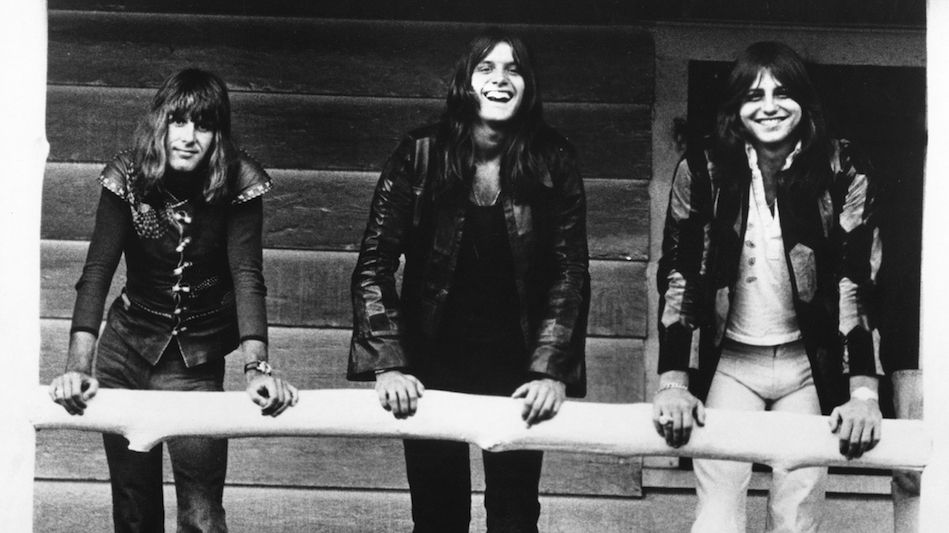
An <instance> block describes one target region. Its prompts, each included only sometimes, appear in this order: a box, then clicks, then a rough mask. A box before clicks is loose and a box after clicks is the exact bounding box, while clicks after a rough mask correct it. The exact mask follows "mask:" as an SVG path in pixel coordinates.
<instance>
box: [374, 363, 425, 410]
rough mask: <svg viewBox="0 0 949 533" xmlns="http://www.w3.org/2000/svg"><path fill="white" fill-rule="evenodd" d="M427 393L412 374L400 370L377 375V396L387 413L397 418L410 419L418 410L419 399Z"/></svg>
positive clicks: (386, 371)
mask: <svg viewBox="0 0 949 533" xmlns="http://www.w3.org/2000/svg"><path fill="white" fill-rule="evenodd" d="M424 393H425V385H422V382H421V381H419V380H418V378H416V377H415V376H413V375H411V374H404V373H402V371H400V370H396V369H392V370H384V371H382V372H379V373H377V374H376V394H377V395H378V396H379V403H380V404H381V405H382V408H383V409H385V410H386V411H392V414H393V415H394V416H395V417H396V418H408V417H410V416H412V415H414V414H415V411H416V410H417V409H418V399H419V398H421V397H422V394H424Z"/></svg>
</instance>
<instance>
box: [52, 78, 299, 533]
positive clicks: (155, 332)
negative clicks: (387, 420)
mask: <svg viewBox="0 0 949 533" xmlns="http://www.w3.org/2000/svg"><path fill="white" fill-rule="evenodd" d="M99 181H100V183H101V185H102V187H103V190H102V193H101V198H100V200H99V206H98V209H97V211H96V222H95V228H94V230H93V234H92V239H91V242H90V245H89V251H88V255H87V257H86V263H85V266H84V267H83V272H82V276H81V277H80V279H79V282H78V283H77V284H76V290H77V296H76V305H75V308H74V310H73V318H72V327H71V330H70V342H69V351H68V354H67V360H66V368H65V372H64V373H63V374H62V375H61V376H59V377H57V378H55V379H54V380H53V382H52V383H51V384H50V387H49V390H50V395H51V397H52V398H53V400H54V401H55V402H57V403H59V404H60V405H62V406H63V407H64V408H65V409H66V410H67V411H68V412H69V413H71V414H74V415H81V414H82V413H83V411H84V410H85V408H86V406H87V404H88V402H89V401H90V400H92V398H93V397H94V396H95V394H96V391H97V390H98V388H99V387H105V388H122V389H141V390H176V391H181V390H187V391H220V390H223V380H224V367H225V365H224V358H225V356H226V355H228V354H232V355H231V357H238V358H241V360H242V361H244V363H245V364H244V372H245V377H246V381H247V393H248V395H249V396H250V398H251V400H253V401H254V402H255V403H257V404H258V405H260V407H261V410H262V413H263V414H265V415H271V416H277V415H279V414H280V413H282V412H283V411H284V410H285V409H287V408H288V407H290V406H292V405H294V404H296V402H297V398H298V393H297V390H296V388H294V387H293V386H292V385H290V384H288V383H286V382H284V381H283V380H281V379H278V378H275V377H274V376H273V375H272V374H271V371H272V369H271V368H270V365H269V364H268V362H267V358H268V357H267V315H266V308H265V305H264V296H265V295H266V287H265V285H264V279H263V275H262V268H261V267H262V262H263V259H262V257H263V253H262V244H261V233H262V220H263V207H262V206H263V203H262V199H261V196H262V195H263V194H264V193H266V192H267V191H268V190H269V189H270V187H271V181H270V178H269V176H267V174H266V173H265V172H264V170H263V169H262V168H261V166H260V165H259V164H258V163H257V162H256V161H254V160H252V159H250V157H248V156H247V155H246V154H244V153H243V152H241V151H239V150H237V149H236V148H235V146H234V145H233V143H232V141H231V132H230V104H229V100H228V95H227V88H226V87H225V85H224V82H223V81H221V80H220V79H219V78H218V77H217V76H215V75H214V74H211V73H208V72H204V71H201V70H197V69H187V70H182V71H180V72H177V73H176V74H174V75H172V76H171V77H169V78H168V79H167V80H165V81H164V83H163V84H162V85H161V87H160V88H159V89H158V92H157V94H156V95H155V97H154V99H153V101H152V103H151V108H150V110H149V113H148V114H147V115H146V117H145V120H144V121H143V122H142V124H141V125H140V127H139V129H138V131H137V132H136V137H135V144H134V148H133V149H132V150H129V151H128V152H123V153H120V154H118V155H117V156H115V158H114V159H113V160H112V161H111V162H109V163H108V164H107V165H106V167H105V169H104V170H103V172H102V174H101V175H100V176H99ZM123 255H124V256H125V263H126V267H127V268H126V282H125V286H124V287H123V289H122V291H121V294H120V295H119V297H118V298H116V299H115V301H114V302H113V303H112V305H111V307H110V308H109V312H108V315H107V318H106V323H105V327H104V328H103V329H102V332H101V335H100V327H99V326H100V323H101V321H102V315H103V307H104V304H105V299H106V297H107V295H108V292H109V286H110V284H111V282H112V278H113V276H114V273H115V269H116V266H117V265H118V262H119V259H120V258H121V257H122V256H123ZM97 337H98V342H97ZM95 352H98V355H97V356H96V357H95V365H93V354H94V353H95ZM103 440H104V444H105V451H106V457H107V460H108V463H109V474H110V478H111V483H112V505H113V522H114V526H115V531H117V532H149V531H163V530H164V527H163V520H164V509H163V497H162V447H161V445H159V446H156V447H155V448H154V449H152V450H151V451H149V452H145V453H141V452H134V451H130V450H128V441H127V440H126V439H125V438H124V437H122V436H120V435H111V434H104V435H103ZM168 451H169V455H170V456H171V464H172V469H173V472H174V478H175V490H176V493H177V496H178V530H179V531H227V526H226V524H225V520H224V509H223V507H222V503H221V502H222V493H223V489H224V478H225V473H226V469H227V441H226V440H224V439H212V438H205V437H187V438H176V439H172V440H170V441H168Z"/></svg>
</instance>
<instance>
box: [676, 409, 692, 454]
mask: <svg viewBox="0 0 949 533" xmlns="http://www.w3.org/2000/svg"><path fill="white" fill-rule="evenodd" d="M686 416H690V415H687V414H686V413H685V412H684V411H681V410H680V411H679V412H677V413H676V414H675V416H673V418H672V435H673V437H672V438H673V440H674V441H675V443H676V444H675V447H676V448H678V447H679V446H682V445H683V444H684V443H685V440H684V439H685V436H684V435H683V428H684V427H685V417H686Z"/></svg>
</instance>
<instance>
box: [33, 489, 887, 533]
mask: <svg viewBox="0 0 949 533" xmlns="http://www.w3.org/2000/svg"><path fill="white" fill-rule="evenodd" d="M34 493H35V495H36V496H35V500H34V507H33V508H34V531H43V532H44V533H72V532H74V531H84V532H87V533H107V532H109V531H111V530H112V529H111V520H110V518H109V516H110V514H109V513H110V505H111V504H110V494H109V486H108V484H106V483H102V482H85V483H79V482H55V481H54V482H51V481H37V482H36V483H34ZM164 496H165V498H164V499H165V524H166V525H167V526H168V527H171V524H174V516H175V496H174V488H173V487H172V486H171V485H166V486H165V492H164ZM767 499H768V496H767V494H766V493H762V492H758V491H753V492H752V493H751V494H750V495H749V498H748V528H749V530H750V531H760V530H762V529H763V528H764V525H765V524H764V522H765V517H766V516H767ZM471 504H472V505H471V515H472V522H471V523H472V531H484V530H485V517H484V498H483V496H482V495H481V494H475V495H473V497H472V502H471ZM224 507H225V509H226V510H227V520H228V526H229V527H230V529H231V530H232V531H270V532H279V531H332V532H334V533H336V532H338V533H364V532H366V531H409V530H411V528H412V523H411V516H410V512H411V511H410V510H411V504H410V500H409V495H408V493H407V492H403V491H386V492H375V491H353V490H298V489H291V488H279V487H275V488H260V487H235V486H229V487H227V488H226V489H225V490H224ZM824 508H825V509H824V520H823V524H822V529H823V530H826V531H834V532H835V533H883V532H887V531H893V505H892V504H891V503H890V500H889V498H887V497H883V496H866V497H853V496H838V497H834V496H831V497H828V499H827V501H826V502H825V504H824ZM694 513H695V493H694V492H691V491H683V490H672V491H668V490H663V491H653V492H650V493H648V494H647V495H646V496H645V497H644V498H641V499H632V498H604V497H564V496H541V498H540V520H539V521H538V526H539V529H540V531H544V532H549V533H576V532H577V531H596V532H597V533H614V532H615V533H627V532H629V531H648V532H650V533H674V532H675V533H678V532H681V531H688V529H689V527H690V525H691V523H692V519H693V517H694Z"/></svg>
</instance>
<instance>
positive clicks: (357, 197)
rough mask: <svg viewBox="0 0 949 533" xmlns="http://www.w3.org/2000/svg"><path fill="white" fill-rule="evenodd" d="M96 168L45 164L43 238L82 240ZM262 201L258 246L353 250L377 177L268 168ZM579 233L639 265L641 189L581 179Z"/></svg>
mask: <svg viewBox="0 0 949 533" xmlns="http://www.w3.org/2000/svg"><path fill="white" fill-rule="evenodd" d="M101 170H102V165H101V164H95V163H93V164H90V163H50V164H49V165H48V166H47V169H46V176H45V178H44V182H43V213H44V216H43V219H42V230H41V236H42V238H43V239H51V240H52V239H61V240H88V239H89V237H90V236H91V235H92V225H93V222H94V220H95V209H96V203H97V201H98V196H99V194H100V191H102V187H100V186H99V184H98V182H97V180H96V177H97V176H98V175H99V172H100V171H101ZM270 174H271V176H272V177H273V180H274V188H273V190H271V191H270V192H269V193H267V196H265V197H264V198H265V200H264V246H266V247H268V248H294V249H305V250H350V251H355V250H359V243H360V241H361V240H362V234H363V230H364V229H365V226H366V218H367V217H368V214H369V202H368V199H369V198H370V197H371V196H372V191H373V188H374V187H375V185H376V181H377V180H378V178H379V174H378V173H377V172H361V171H326V170H280V169H277V170H272V171H270ZM584 185H585V187H586V193H587V233H588V236H589V243H590V256H591V257H592V258H595V259H615V260H623V261H628V260H645V259H646V258H648V253H649V250H648V247H649V193H648V191H647V187H648V183H647V182H645V181H633V180H599V179H587V180H585V183H584Z"/></svg>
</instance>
